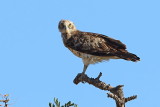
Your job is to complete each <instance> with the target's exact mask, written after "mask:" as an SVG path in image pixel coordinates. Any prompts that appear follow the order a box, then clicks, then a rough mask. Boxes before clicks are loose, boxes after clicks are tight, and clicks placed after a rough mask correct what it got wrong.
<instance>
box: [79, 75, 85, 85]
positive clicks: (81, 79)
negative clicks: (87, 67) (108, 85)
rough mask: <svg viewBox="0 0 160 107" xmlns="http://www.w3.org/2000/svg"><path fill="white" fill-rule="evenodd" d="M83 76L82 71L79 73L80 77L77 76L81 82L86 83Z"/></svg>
mask: <svg viewBox="0 0 160 107" xmlns="http://www.w3.org/2000/svg"><path fill="white" fill-rule="evenodd" d="M84 76H85V74H84V73H81V74H80V77H79V80H80V81H81V82H82V83H86V82H85V81H83V78H84Z"/></svg>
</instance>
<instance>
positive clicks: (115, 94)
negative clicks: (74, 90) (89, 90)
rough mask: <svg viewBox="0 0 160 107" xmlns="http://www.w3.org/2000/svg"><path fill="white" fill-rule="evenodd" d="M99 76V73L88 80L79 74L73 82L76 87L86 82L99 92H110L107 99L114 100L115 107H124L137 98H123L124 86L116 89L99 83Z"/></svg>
mask: <svg viewBox="0 0 160 107" xmlns="http://www.w3.org/2000/svg"><path fill="white" fill-rule="evenodd" d="M101 76H102V73H101V72H100V74H99V75H98V77H97V78H90V77H88V76H87V75H86V74H81V73H79V74H78V75H77V76H76V77H75V79H74V81H73V82H74V83H75V84H76V85H77V84H78V83H80V82H82V83H84V82H87V83H88V84H92V85H93V86H95V87H97V88H99V89H101V90H108V91H110V92H111V93H107V94H108V97H110V98H113V99H114V100H115V102H116V105H117V107H125V103H126V102H128V101H131V100H134V99H136V98H137V96H131V97H128V98H125V97H124V94H123V89H122V87H123V86H124V85H118V86H116V87H112V86H110V84H106V83H104V82H102V81H100V77H101Z"/></svg>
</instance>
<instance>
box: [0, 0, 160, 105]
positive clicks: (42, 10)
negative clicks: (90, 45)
mask: <svg viewBox="0 0 160 107" xmlns="http://www.w3.org/2000/svg"><path fill="white" fill-rule="evenodd" d="M159 4H160V2H159V0H0V74H1V75H0V76H1V78H0V79H1V84H0V85H1V86H0V93H1V94H7V93H8V94H9V95H10V97H9V98H10V100H11V101H10V104H11V105H9V107H48V103H49V102H51V101H52V100H53V98H54V97H56V98H59V100H60V101H61V102H62V103H65V102H68V101H72V102H74V103H76V104H78V106H79V107H115V102H114V100H113V99H110V98H107V97H106V96H107V95H106V93H107V91H102V90H99V89H97V88H95V87H93V86H92V85H88V84H82V83H81V84H78V85H75V84H74V83H73V79H74V78H75V76H76V75H77V74H78V73H80V72H82V68H83V63H82V61H81V59H79V58H77V57H75V56H74V55H73V54H72V53H71V52H70V51H69V50H68V49H67V48H65V47H64V45H63V43H62V39H61V36H60V33H59V31H58V28H57V25H58V22H59V21H60V20H61V19H68V20H71V21H73V22H74V23H75V24H76V27H77V28H78V29H79V30H82V31H89V32H95V33H101V34H105V35H108V36H110V37H112V38H115V39H119V40H121V41H122V42H123V43H125V44H126V45H127V49H128V51H130V52H132V53H135V54H137V55H138V56H139V57H140V58H141V61H140V62H137V63H134V62H129V61H125V60H110V61H109V62H103V63H99V64H95V65H91V66H89V68H88V70H87V72H86V73H87V74H88V76H90V77H96V76H97V75H98V74H99V72H102V73H103V76H102V77H101V80H102V81H104V82H106V83H109V84H111V85H112V86H117V85H120V84H123V85H124V93H125V96H126V97H128V96H131V95H135V94H136V95H138V99H136V100H133V101H131V102H128V103H127V105H126V106H127V107H158V106H159V96H160V92H159V90H160V84H159V82H160V69H159V66H160V62H159V60H160V57H159V55H160V48H159V47H160V42H159V40H160V6H159Z"/></svg>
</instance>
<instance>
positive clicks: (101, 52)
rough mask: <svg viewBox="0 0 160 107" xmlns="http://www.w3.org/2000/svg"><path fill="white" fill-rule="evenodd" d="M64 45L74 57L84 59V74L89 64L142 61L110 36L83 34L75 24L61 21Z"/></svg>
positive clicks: (59, 27) (60, 27)
mask: <svg viewBox="0 0 160 107" xmlns="http://www.w3.org/2000/svg"><path fill="white" fill-rule="evenodd" d="M58 29H59V31H60V32H61V36H62V39H63V43H64V45H65V47H67V48H68V49H69V50H70V51H71V52H72V53H73V54H74V55H76V56H77V57H80V58H82V60H83V64H84V67H83V72H82V74H84V73H85V71H86V69H87V67H88V65H89V64H95V63H97V62H102V61H104V60H109V59H125V60H128V61H133V62H136V61H140V58H139V57H138V56H136V55H135V54H132V53H130V52H128V51H127V50H126V45H125V44H123V43H122V42H121V41H119V40H115V39H113V38H110V37H108V36H105V35H102V34H97V33H91V32H83V31H80V30H77V29H76V26H75V25H74V23H73V22H71V21H69V20H61V21H60V22H59V25H58Z"/></svg>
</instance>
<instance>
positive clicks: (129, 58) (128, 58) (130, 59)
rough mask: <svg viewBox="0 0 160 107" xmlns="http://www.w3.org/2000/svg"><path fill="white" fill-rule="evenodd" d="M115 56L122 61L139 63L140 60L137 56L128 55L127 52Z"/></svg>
mask: <svg viewBox="0 0 160 107" xmlns="http://www.w3.org/2000/svg"><path fill="white" fill-rule="evenodd" d="M117 56H118V57H120V58H122V59H125V60H129V61H133V62H137V61H140V58H139V57H138V56H137V55H135V54H132V53H129V52H122V53H120V54H117Z"/></svg>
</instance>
